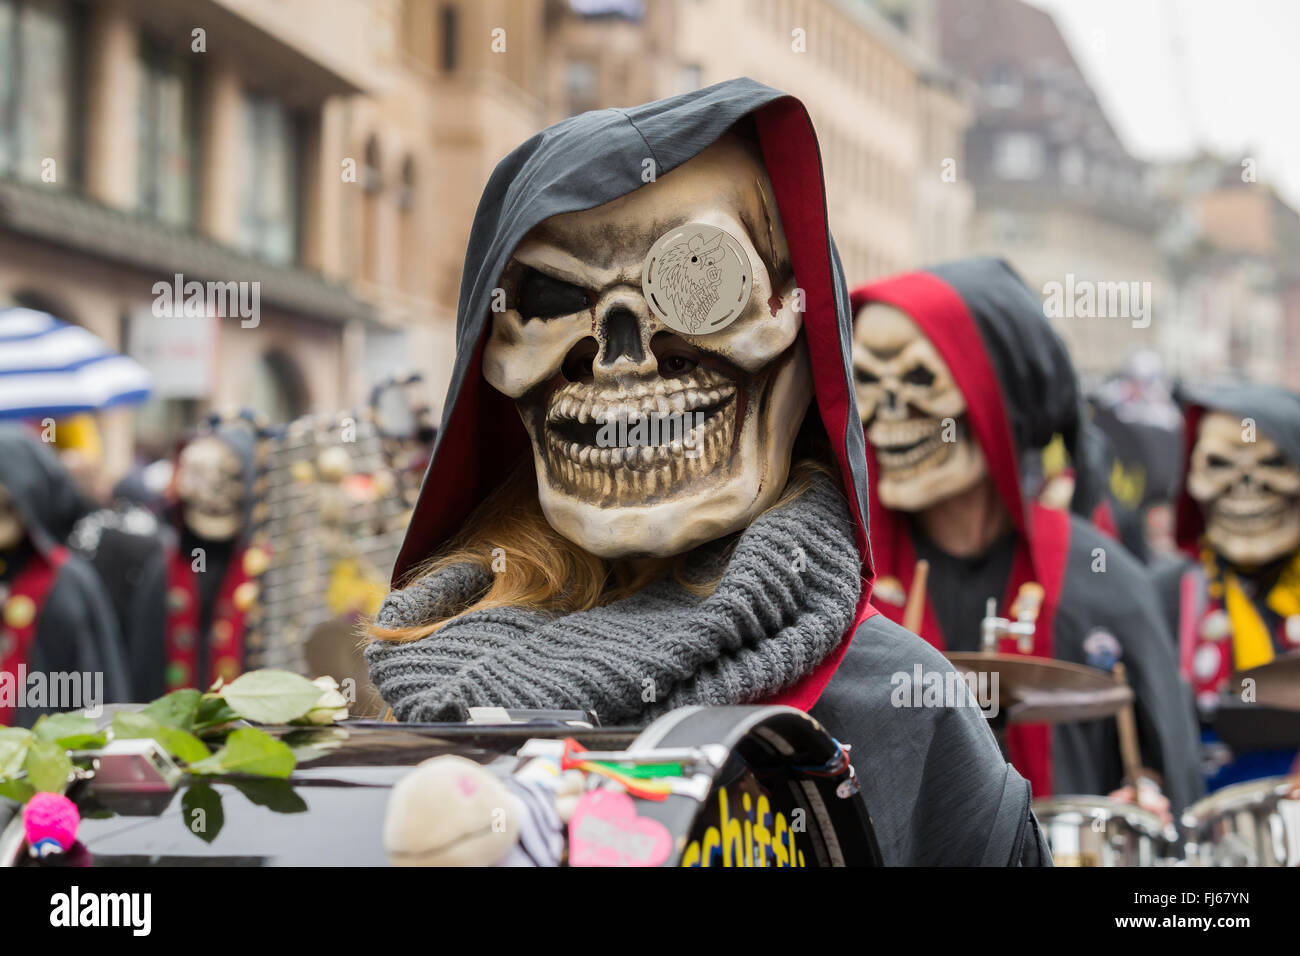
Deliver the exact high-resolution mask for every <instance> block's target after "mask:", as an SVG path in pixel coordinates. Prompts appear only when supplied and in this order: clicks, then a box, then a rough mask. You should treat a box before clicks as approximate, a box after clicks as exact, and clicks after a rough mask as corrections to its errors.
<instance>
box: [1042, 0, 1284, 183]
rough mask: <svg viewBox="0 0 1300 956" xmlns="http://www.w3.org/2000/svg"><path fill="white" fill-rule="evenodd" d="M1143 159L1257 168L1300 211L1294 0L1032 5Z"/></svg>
mask: <svg viewBox="0 0 1300 956" xmlns="http://www.w3.org/2000/svg"><path fill="white" fill-rule="evenodd" d="M1029 2H1030V3H1032V4H1034V5H1035V6H1038V7H1042V8H1043V9H1046V10H1048V11H1050V12H1051V13H1052V14H1053V16H1054V17H1055V19H1056V22H1057V25H1058V26H1059V27H1060V29H1061V32H1062V33H1064V34H1065V39H1066V42H1068V43H1069V44H1070V48H1071V49H1072V50H1073V51H1074V55H1075V58H1076V59H1077V60H1078V61H1079V66H1080V67H1081V68H1082V69H1083V72H1084V74H1085V75H1086V76H1087V77H1088V79H1089V80H1090V81H1091V82H1092V84H1093V87H1094V89H1096V91H1097V95H1098V96H1099V97H1100V99H1101V102H1102V105H1103V107H1104V108H1105V110H1106V113H1107V115H1108V116H1109V117H1110V120H1111V122H1112V123H1113V124H1114V125H1115V128H1116V129H1117V131H1118V132H1119V135H1120V136H1121V137H1122V138H1123V140H1124V142H1125V143H1126V144H1127V145H1128V147H1129V149H1130V150H1132V151H1133V153H1134V154H1135V155H1137V156H1139V157H1141V158H1143V159H1165V158H1171V157H1176V156H1182V155H1187V154H1189V153H1191V152H1193V151H1194V150H1195V149H1196V148H1197V147H1198V146H1207V147H1210V148H1212V149H1214V150H1217V151H1218V152H1220V153H1222V154H1223V155H1225V156H1227V157H1229V158H1232V159H1234V160H1236V161H1238V162H1239V161H1240V160H1241V159H1242V158H1246V157H1251V158H1254V159H1255V160H1256V161H1257V170H1258V176H1259V179H1260V180H1261V181H1267V182H1272V183H1273V184H1274V185H1275V186H1277V188H1278V190H1279V191H1280V192H1281V193H1282V194H1283V196H1285V197H1286V199H1287V200H1288V201H1289V202H1290V203H1291V204H1292V205H1293V206H1295V207H1297V208H1300V0H1029Z"/></svg>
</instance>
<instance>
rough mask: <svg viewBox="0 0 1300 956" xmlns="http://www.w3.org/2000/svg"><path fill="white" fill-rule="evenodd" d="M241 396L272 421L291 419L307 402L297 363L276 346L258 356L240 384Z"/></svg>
mask: <svg viewBox="0 0 1300 956" xmlns="http://www.w3.org/2000/svg"><path fill="white" fill-rule="evenodd" d="M243 399H244V402H243V403H244V404H245V405H247V406H248V407H249V408H251V409H252V410H253V411H255V412H258V413H259V414H261V415H265V416H266V419H267V421H272V422H291V421H293V420H294V419H295V418H299V417H301V416H302V415H304V414H306V412H307V409H308V407H309V406H310V404H311V403H310V402H309V401H308V395H307V386H306V383H305V382H304V381H303V376H302V372H301V371H300V370H299V368H298V365H297V363H295V362H294V360H293V359H292V358H290V357H289V355H288V354H287V353H285V352H283V351H281V350H280V349H271V350H270V351H267V352H264V353H263V354H262V355H261V356H259V357H258V359H257V362H256V363H255V364H254V365H253V368H252V374H251V375H250V376H249V378H248V380H247V382H246V383H245V385H244V395H243Z"/></svg>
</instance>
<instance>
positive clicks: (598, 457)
mask: <svg viewBox="0 0 1300 956" xmlns="http://www.w3.org/2000/svg"><path fill="white" fill-rule="evenodd" d="M700 224H703V226H704V228H703V229H700V228H688V229H687V230H685V233H684V236H683V240H682V242H683V243H686V244H685V245H683V244H681V243H679V244H678V247H675V248H679V251H680V252H681V253H682V254H684V255H685V256H686V264H687V266H688V268H686V269H684V270H683V271H682V272H681V273H679V280H680V285H679V287H678V288H686V289H688V290H689V289H690V288H695V289H699V290H703V291H705V292H708V293H709V294H710V295H711V296H712V299H711V300H709V302H715V301H717V297H718V294H719V291H720V290H726V289H731V290H732V291H733V293H734V294H736V302H735V303H734V306H733V307H732V308H731V314H730V316H729V317H730V319H731V321H729V322H728V323H727V324H725V325H722V326H718V327H716V328H717V330H716V331H709V332H707V333H705V334H698V333H697V334H691V333H688V332H678V331H674V329H673V328H670V327H669V326H668V325H666V324H665V322H664V321H663V320H662V319H661V318H660V313H661V312H662V311H663V304H662V303H656V307H657V308H658V309H659V312H656V310H655V309H652V308H651V303H649V302H648V301H647V298H646V289H647V288H653V287H652V286H650V285H648V284H643V269H644V270H646V272H645V274H646V275H649V274H651V273H650V266H649V261H648V259H654V256H652V255H650V254H651V253H652V250H655V249H659V248H663V246H662V243H659V240H661V239H665V240H666V239H670V238H671V237H670V236H669V233H670V232H672V231H673V230H680V229H681V228H682V227H684V226H688V225H689V226H691V227H697V226H699V225H700ZM718 230H722V232H723V233H725V234H726V235H725V237H723V239H724V241H723V244H722V245H721V246H720V245H719V242H718ZM686 234H689V236H688V235H686ZM701 236H703V238H702V239H701V238H700V237H701ZM690 240H696V241H694V242H693V243H692V242H690ZM723 246H725V247H726V248H728V249H730V250H731V256H732V258H731V263H732V266H731V269H732V271H731V274H730V277H729V278H730V279H731V280H735V281H732V282H730V284H729V283H728V281H727V280H728V276H727V275H725V274H724V271H725V270H723V269H722V267H721V265H720V262H721V260H722V252H723ZM669 252H672V250H671V249H670V250H669ZM692 257H703V258H704V261H699V260H698V259H697V258H692ZM654 261H658V262H663V263H667V262H669V257H667V256H665V257H663V258H661V259H657V260H654ZM691 262H694V263H695V266H693V267H690V266H689V263H691ZM665 274H666V273H665ZM740 280H743V281H740ZM502 286H503V288H504V291H505V296H506V298H505V303H506V309H505V310H504V311H500V312H496V313H495V314H494V315H493V322H492V332H491V335H490V337H489V339H488V342H487V345H486V347H485V349H484V353H483V374H484V376H485V377H486V379H487V381H488V382H489V383H490V384H491V385H492V386H493V387H494V388H496V389H498V390H499V391H501V392H503V393H505V394H506V395H508V396H510V397H511V398H512V399H514V400H515V402H516V405H517V407H518V409H519V414H520V417H521V418H522V419H523V422H524V425H525V427H526V429H527V431H528V435H529V437H530V439H531V440H532V446H533V458H534V465H535V467H536V471H537V485H538V494H539V497H540V500H541V505H542V509H543V511H544V512H545V514H546V518H547V520H548V521H549V522H550V524H551V525H552V526H553V527H554V528H555V529H556V530H557V531H559V532H560V533H561V534H563V535H564V536H565V537H567V538H569V539H570V540H571V541H573V542H575V543H576V544H578V545H579V546H581V547H582V548H584V549H586V550H587V551H589V552H591V553H593V554H596V555H600V556H601V557H606V558H618V557H645V556H668V555H674V554H680V553H682V552H684V551H688V550H690V549H691V548H694V547H696V546H697V545H700V544H702V543H704V542H706V541H711V540H713V539H715V538H718V537H721V536H722V535H725V534H728V533H730V532H732V531H736V530H739V529H740V528H743V527H745V526H746V525H748V524H749V523H750V522H751V521H752V520H753V519H754V517H755V516H757V515H758V514H759V513H760V512H761V511H762V510H763V509H765V508H766V507H768V506H769V505H770V504H772V502H773V501H775V499H776V498H777V496H778V495H779V494H780V492H781V489H782V488H783V487H784V485H785V482H786V478H787V475H788V470H789V466H790V453H791V448H792V446H793V443H794V437H795V434H796V432H797V431H798V429H799V426H800V424H801V422H802V420H803V417H804V413H805V412H806V410H807V408H808V404H809V401H810V400H811V397H812V376H811V371H810V368H809V364H808V354H807V346H806V344H805V342H804V338H803V336H802V335H801V334H800V332H801V330H802V319H801V317H800V315H799V313H798V312H797V311H796V309H795V307H794V303H795V296H794V294H793V293H794V278H793V274H792V272H791V268H790V264H789V253H788V250H787V248H786V245H785V237H784V234H783V232H782V230H781V224H780V220H779V218H778V214H777V210H776V204H775V200H774V198H773V196H772V188H771V184H770V183H769V181H768V179H767V175H766V172H765V171H764V169H763V166H762V164H761V162H760V161H759V160H758V159H757V158H756V157H755V155H753V154H752V153H751V152H750V151H749V149H748V148H747V147H746V146H745V144H744V143H743V142H742V141H741V140H740V139H738V138H737V137H734V136H731V135H728V136H725V137H724V138H723V139H721V140H719V142H717V143H715V144H714V145H713V146H711V147H709V148H708V149H706V150H704V151H703V152H702V153H700V154H699V155H698V156H696V157H695V158H693V159H691V160H690V161H688V162H687V163H685V164H683V165H682V166H681V167H679V168H677V169H675V170H673V171H671V172H669V173H667V174H665V175H663V176H661V177H660V178H659V179H658V180H656V181H655V182H652V183H650V184H648V185H646V186H643V187H642V188H640V189H638V190H636V191H635V192H632V193H629V194H628V195H626V196H623V197H620V198H619V199H616V200H614V201H612V202H609V203H606V204H605V205H603V206H598V207H596V208H594V209H590V210H584V211H581V212H572V213H565V214H562V215H557V216H553V217H551V218H550V219H547V220H546V221H544V222H542V223H541V224H539V225H538V226H537V227H536V228H535V229H533V230H532V232H530V233H529V234H528V236H526V237H525V239H524V241H523V242H521V243H520V245H519V247H518V248H517V249H516V250H515V253H514V257H513V259H512V260H511V262H510V264H509V265H508V266H507V268H506V271H505V275H504V276H503V278H502ZM746 289H747V290H748V295H747V296H745V295H744V294H743V291H744V290H746ZM735 290H741V291H740V292H739V293H736V292H735ZM665 301H667V299H666V298H665ZM709 302H706V303H705V305H706V307H705V308H704V309H703V310H700V309H696V310H695V311H694V312H692V313H690V322H689V323H688V324H690V325H691V327H692V328H696V327H699V326H698V322H699V321H700V320H702V319H703V318H704V317H705V313H707V312H708V305H709ZM680 314H681V313H679V315H680ZM710 314H711V313H710Z"/></svg>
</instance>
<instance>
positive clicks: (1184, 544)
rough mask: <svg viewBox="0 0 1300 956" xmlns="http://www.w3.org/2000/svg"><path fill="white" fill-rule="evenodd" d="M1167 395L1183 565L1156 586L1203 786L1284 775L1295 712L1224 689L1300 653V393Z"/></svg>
mask: <svg viewBox="0 0 1300 956" xmlns="http://www.w3.org/2000/svg"><path fill="white" fill-rule="evenodd" d="M1177 397H1178V400H1179V403H1180V404H1181V406H1182V408H1183V415H1184V419H1183V420H1184V429H1183V438H1184V449H1183V456H1182V464H1183V469H1182V480H1181V482H1180V484H1179V488H1178V492H1177V499H1176V501H1177V509H1178V510H1177V539H1178V546H1179V548H1180V550H1181V551H1182V554H1183V557H1184V558H1185V560H1184V561H1182V562H1170V563H1169V564H1167V565H1166V566H1164V567H1162V568H1161V569H1160V570H1159V571H1157V573H1156V575H1155V577H1156V583H1157V586H1158V587H1159V590H1160V593H1161V595H1162V598H1163V606H1164V609H1165V613H1166V616H1167V618H1168V620H1169V622H1170V626H1171V629H1172V630H1173V633H1174V635H1175V640H1176V642H1177V647H1178V659H1179V666H1180V668H1181V670H1182V673H1183V677H1184V678H1185V679H1186V680H1187V682H1188V683H1189V684H1190V685H1191V687H1192V690H1193V693H1194V695H1195V700H1196V708H1197V712H1198V714H1199V716H1200V719H1201V723H1202V740H1203V743H1204V751H1205V758H1206V760H1205V763H1206V767H1205V769H1206V775H1207V779H1208V784H1209V786H1210V788H1211V789H1217V788H1219V787H1222V786H1226V785H1228V784H1231V783H1236V782H1239V781H1242V780H1249V779H1253V778H1256V777H1263V776H1273V775H1277V774H1284V773H1286V772H1287V771H1288V770H1289V768H1290V767H1291V764H1292V762H1293V761H1294V760H1295V755H1296V744H1297V742H1298V741H1300V720H1297V719H1296V715H1295V713H1294V712H1292V711H1287V710H1282V709H1273V708H1269V707H1267V706H1266V705H1265V704H1264V703H1261V702H1257V701H1256V700H1254V699H1253V698H1252V695H1251V694H1250V693H1248V692H1247V691H1248V690H1249V685H1248V684H1246V683H1245V682H1241V683H1238V682H1237V681H1234V680H1233V675H1234V674H1235V673H1238V672H1241V671H1249V670H1250V669H1251V668H1254V667H1260V666H1263V665H1265V664H1270V663H1272V662H1273V661H1275V660H1276V659H1277V658H1278V657H1279V656H1281V655H1284V654H1295V653H1297V652H1298V651H1300V394H1297V393H1295V392H1292V391H1289V390H1287V389H1284V388H1280V387H1277V386H1272V385H1223V386H1218V387H1199V388H1195V387H1194V388H1183V389H1181V390H1180V392H1179V394H1178V396H1177ZM1216 727H1217V728H1218V729H1221V730H1224V731H1226V733H1224V734H1222V738H1223V739H1221V735H1220V733H1217V732H1216ZM1229 738H1231V739H1229ZM1225 742H1226V743H1227V744H1230V745H1231V750H1228V749H1226V748H1225V746H1224V743H1225Z"/></svg>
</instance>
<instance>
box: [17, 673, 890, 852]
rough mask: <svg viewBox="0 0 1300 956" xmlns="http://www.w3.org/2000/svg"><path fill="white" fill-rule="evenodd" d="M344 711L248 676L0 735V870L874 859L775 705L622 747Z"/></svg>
mask: <svg viewBox="0 0 1300 956" xmlns="http://www.w3.org/2000/svg"><path fill="white" fill-rule="evenodd" d="M344 703H345V702H344V701H343V698H342V696H341V695H340V694H339V692H338V688H337V686H336V685H334V684H333V682H332V681H331V680H330V679H328V678H326V679H322V680H320V681H318V682H315V683H313V682H310V681H307V680H306V679H305V678H301V677H298V676H297V675H294V674H289V673H288V672H283V671H256V672H251V673H249V674H246V675H244V676H243V677H241V678H239V679H238V680H236V681H233V682H231V683H230V684H227V685H224V686H217V687H215V688H214V689H213V690H210V691H209V692H207V693H205V694H200V693H199V692H198V691H194V690H183V691H177V692H174V693H172V694H169V695H167V696H166V697H163V698H161V699H160V700H158V701H155V702H154V703H153V704H151V705H149V706H148V707H144V708H134V707H132V708H122V709H116V710H113V711H111V712H107V713H105V714H102V715H100V716H99V717H97V718H90V717H88V716H85V715H83V714H60V715H57V716H55V717H50V718H45V719H44V720H43V721H42V722H41V723H38V724H37V725H36V727H34V728H33V729H32V730H31V731H28V730H23V729H17V728H6V729H3V730H0V865H28V866H59V865H76V866H85V865H94V866H159V865H177V866H193V865H283V866H302V865H330V866H375V865H384V864H386V863H390V862H391V863H394V864H397V865H417V866H419V865H446V864H467V863H468V864H484V865H491V864H501V863H506V864H509V865H572V866H778V867H780V866H787V867H795V866H800V867H806V866H835V865H873V864H878V862H879V859H880V857H879V850H878V848H877V846H876V843H875V840H874V837H873V835H872V831H871V827H870V822H869V819H868V818H867V816H866V814H865V813H864V812H863V810H862V803H861V801H860V800H859V799H858V798H857V792H858V790H857V781H856V779H855V777H854V775H853V770H852V767H851V765H850V764H849V761H848V754H847V752H846V751H845V750H844V749H843V748H842V747H841V746H840V745H839V744H838V743H836V742H835V741H834V740H833V739H832V738H831V737H830V736H829V735H827V734H826V732H825V731H824V730H823V729H822V727H821V726H820V725H819V724H818V723H817V722H816V721H815V720H813V719H812V718H810V717H808V716H807V715H806V714H803V713H802V712H799V711H796V710H793V709H791V708H787V707H721V708H700V707H688V708H682V709H679V710H676V711H672V712H670V713H668V714H666V715H665V716H663V717H662V718H660V719H659V720H657V721H656V722H654V723H653V724H651V725H650V726H649V727H647V728H645V729H644V730H632V729H618V728H600V727H594V726H592V724H591V723H590V721H589V719H584V718H583V715H580V714H576V715H575V714H566V713H531V714H529V713H523V714H520V713H518V712H512V713H506V712H501V713H488V714H478V715H476V718H475V719H476V720H484V721H486V722H484V723H454V724H453V723H445V724H394V723H384V722H380V721H366V720H361V721H358V720H346V719H343V720H337V719H336V718H339V717H341V716H342V715H343V714H345V713H346V708H345V706H341V705H344ZM290 714H292V715H293V716H292V717H290V716H289V715H290ZM258 718H261V720H259V719H258ZM511 721H528V722H511ZM539 769H540V771H541V773H542V775H543V776H546V775H549V779H551V780H553V781H555V782H554V783H547V784H541V785H539V783H538V782H537V781H538V779H539V777H538V771H539ZM530 775H531V777H530ZM539 795H540V796H541V797H542V799H543V800H544V801H545V807H544V808H543V807H542V805H541V804H540V803H537V802H530V801H534V800H535V798H537V797H538V796H539ZM521 797H522V800H523V802H520V798H521ZM541 817H545V818H546V820H548V821H550V822H549V823H546V824H545V825H543V826H542V827H540V828H538V827H537V826H533V825H531V824H535V823H536V822H537V820H538V819H539V818H541ZM530 821H531V823H530Z"/></svg>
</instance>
